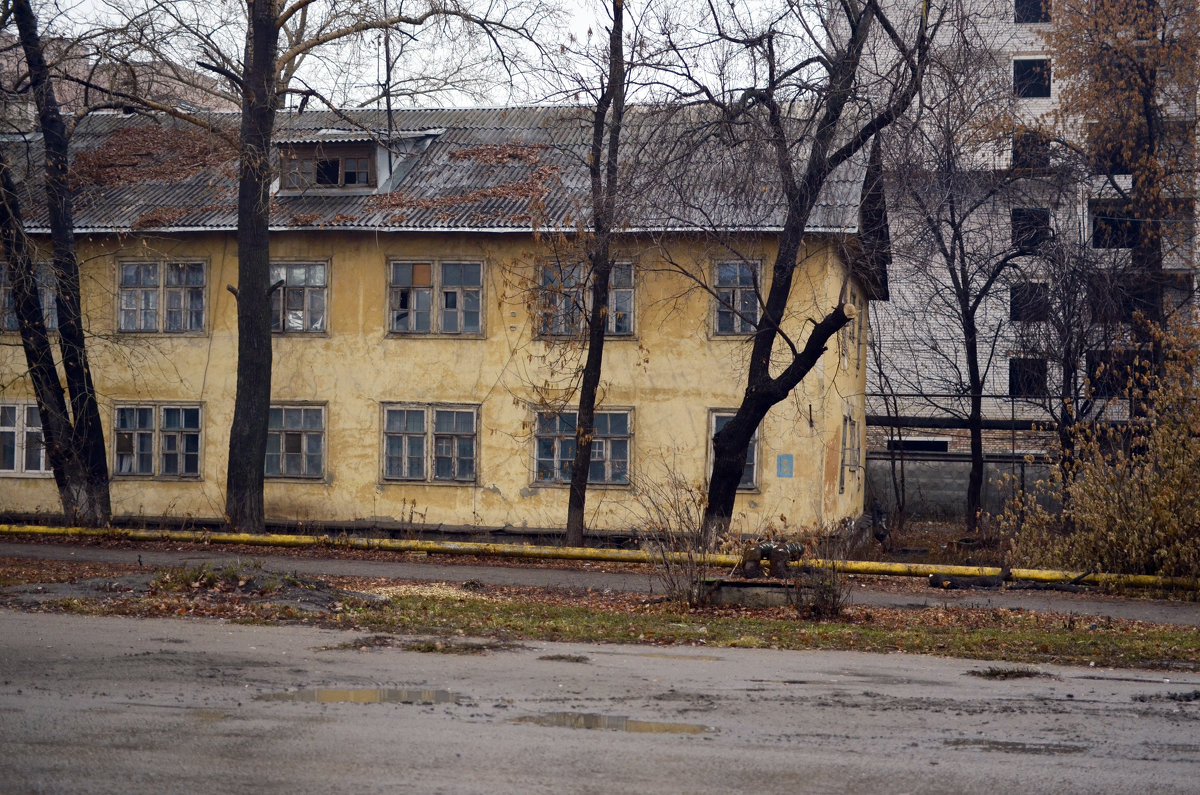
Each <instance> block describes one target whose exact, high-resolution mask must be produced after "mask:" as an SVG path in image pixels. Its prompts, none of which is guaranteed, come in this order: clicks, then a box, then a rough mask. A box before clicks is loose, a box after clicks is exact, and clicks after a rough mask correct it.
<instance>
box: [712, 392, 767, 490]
mask: <svg viewBox="0 0 1200 795" xmlns="http://www.w3.org/2000/svg"><path fill="white" fill-rule="evenodd" d="M733 414H734V412H732V411H714V412H712V414H711V415H710V417H711V418H712V419H711V433H709V435H708V460H709V461H715V460H716V458H715V456H714V454H713V448H712V438H713V437H714V436H716V435H717V431H720V430H721V429H722V428H724V427H725V426H726V425H728V424H729V421H730V420H732V419H733ZM710 469H711V467H710ZM757 473H758V429H757V428H755V429H754V435H753V436H751V437H750V446H749V447H748V448H747V449H746V466H745V467H743V468H742V478H741V480H739V481H738V488H739V489H753V488H757V487H758V478H757Z"/></svg>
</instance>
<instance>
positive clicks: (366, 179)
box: [280, 145, 375, 190]
mask: <svg viewBox="0 0 1200 795" xmlns="http://www.w3.org/2000/svg"><path fill="white" fill-rule="evenodd" d="M280 159H281V161H282V169H281V170H282V175H281V179H280V184H281V186H282V187H283V189H284V190H304V189H305V188H352V187H370V186H372V185H374V184H375V174H374V171H373V170H372V169H371V160H372V158H371V153H370V151H369V150H368V149H366V148H363V147H332V146H328V145H327V146H323V147H311V148H307V149H306V148H295V149H285V150H283V151H282V152H281V157H280Z"/></svg>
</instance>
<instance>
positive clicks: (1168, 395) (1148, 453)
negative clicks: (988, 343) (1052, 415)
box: [1000, 319, 1200, 578]
mask: <svg viewBox="0 0 1200 795" xmlns="http://www.w3.org/2000/svg"><path fill="white" fill-rule="evenodd" d="M1149 333H1150V335H1151V342H1152V346H1151V350H1154V349H1157V350H1160V351H1161V352H1162V355H1161V356H1160V357H1158V358H1159V359H1160V361H1161V363H1160V364H1158V365H1154V364H1152V363H1149V362H1146V363H1144V364H1142V365H1140V366H1135V368H1134V372H1133V374H1132V375H1131V376H1130V378H1129V379H1128V382H1127V385H1126V394H1125V398H1126V400H1125V405H1126V406H1127V407H1133V408H1134V409H1135V411H1133V412H1132V413H1133V416H1132V418H1130V419H1129V420H1128V422H1126V423H1120V424H1111V423H1109V424H1101V423H1080V424H1079V425H1078V426H1077V428H1076V429H1075V431H1074V435H1073V440H1074V445H1073V453H1072V455H1071V456H1070V457H1069V458H1068V459H1067V460H1059V461H1058V462H1057V464H1056V465H1055V466H1054V467H1053V468H1052V470H1051V474H1050V476H1049V478H1048V479H1047V480H1045V481H1043V482H1039V483H1038V484H1036V486H1035V487H1034V489H1032V490H1031V491H1030V492H1029V493H1020V494H1018V496H1017V497H1016V499H1014V501H1013V502H1012V503H1011V504H1010V506H1009V507H1008V509H1007V510H1006V511H1005V512H1004V514H1002V516H1001V517H1000V521H1001V525H1002V527H1004V528H1005V529H1006V530H1007V532H1008V533H1009V534H1010V535H1011V537H1012V539H1013V542H1012V543H1013V546H1012V555H1013V559H1014V562H1019V563H1022V564H1025V565H1032V566H1054V567H1064V568H1072V569H1079V570H1085V571H1103V572H1114V573H1119V574H1158V575H1164V576H1174V577H1191V578H1196V577H1200V481H1198V480H1197V473H1198V472H1200V389H1198V384H1197V381H1196V375H1195V374H1196V367H1197V365H1198V364H1200V345H1198V344H1197V343H1198V341H1200V340H1198V334H1197V327H1196V325H1195V322H1194V319H1192V320H1191V321H1190V322H1188V323H1187V324H1182V323H1180V324H1175V325H1173V326H1172V328H1171V329H1169V330H1168V331H1167V332H1162V331H1158V332H1154V331H1151V332H1149ZM1047 498H1048V499H1047ZM1047 503H1049V504H1052V505H1057V506H1061V508H1059V509H1048V508H1046V507H1044V506H1045V504H1047Z"/></svg>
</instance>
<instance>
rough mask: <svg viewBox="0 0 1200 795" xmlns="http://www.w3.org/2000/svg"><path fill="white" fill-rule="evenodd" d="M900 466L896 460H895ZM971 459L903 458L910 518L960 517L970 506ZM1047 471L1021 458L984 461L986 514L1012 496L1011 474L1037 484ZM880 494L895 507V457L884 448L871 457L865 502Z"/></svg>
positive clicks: (890, 507) (890, 508)
mask: <svg viewBox="0 0 1200 795" xmlns="http://www.w3.org/2000/svg"><path fill="white" fill-rule="evenodd" d="M897 466H898V464H897ZM970 471H971V462H970V461H969V460H966V459H965V458H963V457H961V456H953V457H951V456H942V457H938V458H933V457H916V456H914V455H912V454H910V457H909V458H907V459H906V460H905V461H904V482H905V499H906V507H907V510H908V518H910V519H960V518H962V516H963V514H964V512H965V510H966V495H967V480H968V476H969V474H970ZM1048 474H1049V467H1048V465H1046V464H1040V463H1039V464H1028V463H1026V462H1024V461H1022V460H1016V461H1013V460H990V461H986V462H985V464H984V482H983V494H982V503H983V510H984V511H985V512H987V513H993V514H994V513H998V512H1000V511H1001V510H1003V509H1004V504H1005V502H1006V501H1008V500H1010V499H1011V498H1012V496H1013V491H1012V489H1011V488H1010V487H1009V486H1008V484H1007V481H1006V480H1005V479H1006V478H1007V477H1010V476H1011V477H1012V478H1015V482H1016V483H1017V484H1018V486H1020V485H1021V484H1024V485H1025V487H1026V488H1032V486H1033V484H1034V483H1035V482H1037V481H1038V480H1040V479H1043V478H1045V477H1046V476H1047V475H1048ZM873 499H878V500H879V501H880V502H881V503H883V505H884V507H885V508H886V509H887V510H888V511H893V510H895V505H896V493H895V488H894V487H893V481H892V466H891V460H890V458H889V457H888V455H887V454H886V453H872V454H869V455H868V457H867V502H868V504H870V502H871V500H873Z"/></svg>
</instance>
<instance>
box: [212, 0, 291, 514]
mask: <svg viewBox="0 0 1200 795" xmlns="http://www.w3.org/2000/svg"><path fill="white" fill-rule="evenodd" d="M249 9H250V20H249V28H248V29H247V33H246V50H245V72H244V77H243V80H244V85H243V87H242V127H241V137H240V145H241V151H240V155H241V171H240V176H239V181H238V233H237V241H238V287H237V293H236V295H237V313H238V360H237V396H236V398H235V400H234V408H233V425H232V427H231V428H230V431H229V466H228V470H227V476H226V481H225V521H226V522H227V523H228V524H229V525H230V526H231V527H233V528H236V529H238V530H241V531H244V532H262V531H263V530H264V529H265V514H264V511H263V463H264V461H265V459H266V453H267V419H268V415H269V412H270V405H271V296H270V287H271V286H270V284H269V279H270V221H271V210H270V207H271V191H270V188H271V133H272V131H273V130H274V127H275V112H276V109H277V106H278V92H277V86H276V58H277V45H278V36H279V31H278V28H277V27H276V26H275V15H274V13H273V4H272V3H269V2H263V1H262V0H256V1H255V2H251V3H250V4H249Z"/></svg>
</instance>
